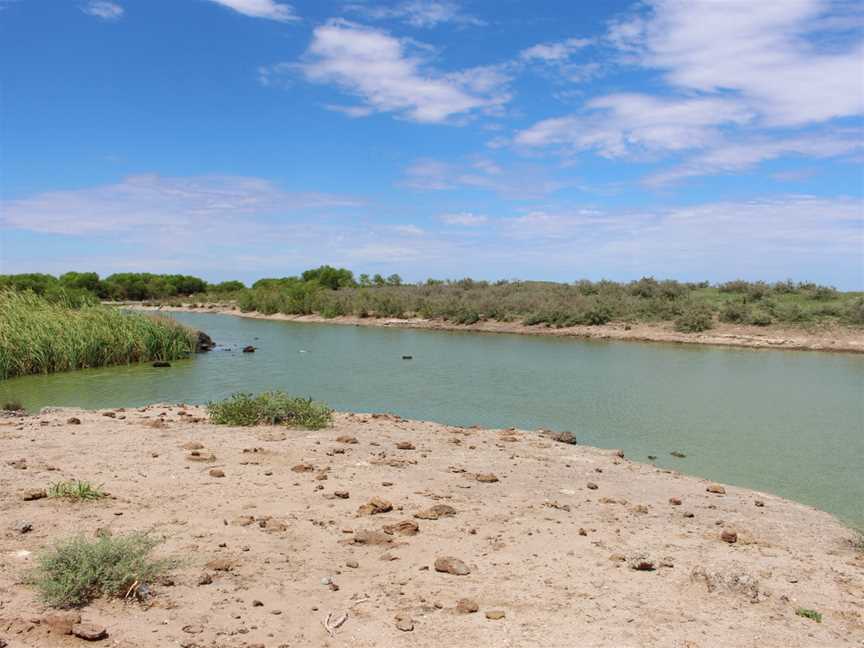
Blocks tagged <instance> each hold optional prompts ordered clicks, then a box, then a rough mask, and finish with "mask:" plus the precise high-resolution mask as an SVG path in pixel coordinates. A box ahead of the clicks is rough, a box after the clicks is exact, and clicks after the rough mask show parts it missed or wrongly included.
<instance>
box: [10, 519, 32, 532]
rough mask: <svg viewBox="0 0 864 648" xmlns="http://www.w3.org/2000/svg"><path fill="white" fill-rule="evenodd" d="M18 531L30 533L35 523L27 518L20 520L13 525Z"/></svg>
mask: <svg viewBox="0 0 864 648" xmlns="http://www.w3.org/2000/svg"><path fill="white" fill-rule="evenodd" d="M13 528H14V529H15V530H16V531H17V532H18V533H21V534H24V533H30V532H31V531H32V530H33V523H32V522H28V521H27V520H19V521H18V522H16V523H15V526H14V527H13Z"/></svg>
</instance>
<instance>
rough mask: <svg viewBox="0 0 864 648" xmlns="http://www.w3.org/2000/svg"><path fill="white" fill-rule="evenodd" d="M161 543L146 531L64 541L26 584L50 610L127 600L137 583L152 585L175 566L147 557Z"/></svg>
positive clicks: (44, 556)
mask: <svg viewBox="0 0 864 648" xmlns="http://www.w3.org/2000/svg"><path fill="white" fill-rule="evenodd" d="M158 543H159V541H158V540H156V539H155V538H153V537H151V536H149V535H147V534H145V533H131V534H128V535H123V536H102V537H100V538H97V539H95V540H91V539H88V538H85V537H83V536H78V537H74V538H70V539H66V540H63V541H61V542H59V543H57V544H56V545H55V546H54V547H52V548H51V549H48V550H47V551H45V552H44V553H42V554H41V555H39V556H38V557H37V560H36V568H35V569H34V570H33V571H32V572H31V573H30V576H29V579H28V580H29V582H30V583H31V584H32V585H34V586H35V587H36V588H37V589H38V590H39V594H40V596H41V598H42V600H43V601H44V602H45V603H47V604H48V605H50V606H52V607H59V608H69V607H77V606H81V605H86V604H87V603H89V602H90V601H92V600H94V599H96V598H98V597H100V596H116V597H123V596H125V595H126V594H127V592H129V590H130V589H131V588H132V587H133V586H134V585H135V583H136V582H137V583H139V584H144V583H152V582H153V580H154V579H155V578H156V577H157V576H159V575H160V574H162V573H164V572H166V571H167V570H168V569H170V568H171V567H172V566H173V564H174V563H173V562H172V561H170V560H154V559H151V558H150V557H149V555H150V552H151V551H152V550H153V548H154V547H155V546H156V545H157V544H158Z"/></svg>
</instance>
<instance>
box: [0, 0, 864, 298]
mask: <svg viewBox="0 0 864 648" xmlns="http://www.w3.org/2000/svg"><path fill="white" fill-rule="evenodd" d="M0 48H2V56H0V75H2V77H0V78H2V99H0V101H2V121H0V128H2V132H0V134H2V153H0V164H2V177H0V190H2V194H0V272H30V271H42V272H53V273H58V272H63V271H66V270H69V269H77V270H91V269H92V270H96V271H98V272H100V273H102V274H106V273H110V272H116V271H127V270H130V271H132V270H142V271H143V270H150V271H156V272H189V273H193V274H199V275H201V276H204V277H206V278H208V279H211V280H220V279H226V278H241V279H244V280H250V279H255V278H258V277H261V276H274V275H276V276H283V275H288V274H294V273H296V272H298V271H300V270H302V269H304V268H306V267H309V266H311V265H318V264H321V263H330V264H335V265H341V266H347V267H350V268H352V269H354V270H355V272H370V273H375V272H381V273H383V274H389V273H392V272H398V273H399V274H401V275H402V276H403V277H405V278H407V279H411V280H419V279H425V278H426V277H429V276H433V277H451V278H456V277H462V276H474V277H476V278H487V279H494V278H525V279H553V280H564V281H572V280H575V279H578V278H583V277H585V278H591V279H599V278H602V277H606V278H611V279H618V280H622V279H631V278H638V277H640V276H643V275H655V276H657V277H664V278H665V277H672V278H677V279H683V280H701V279H708V280H712V281H719V280H726V279H732V278H736V277H743V278H748V279H766V280H778V279H785V278H793V279H799V280H804V279H809V280H815V281H819V282H822V283H829V284H833V285H836V286H838V287H841V288H848V289H859V290H860V289H864V207H862V201H864V175H862V162H864V129H862V123H864V122H862V113H864V5H862V4H861V3H860V2H856V1H855V0H836V1H834V2H829V1H828V0H764V1H762V2H753V1H752V0H645V1H643V2H635V3H634V2H631V1H621V2H618V1H613V0H609V1H606V2H573V1H572V0H560V1H558V0H536V1H532V2H527V1H517V0H393V1H392V2H389V3H385V2H372V1H366V2H363V1H360V0H353V1H352V0H347V1H345V2H340V1H336V0H294V1H293V2H291V3H288V2H281V1H277V0H0Z"/></svg>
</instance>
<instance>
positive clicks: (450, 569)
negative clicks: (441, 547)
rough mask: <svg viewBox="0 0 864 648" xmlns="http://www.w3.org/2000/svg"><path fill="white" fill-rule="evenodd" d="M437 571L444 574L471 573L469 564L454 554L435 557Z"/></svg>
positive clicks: (464, 574) (460, 574)
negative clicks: (454, 556)
mask: <svg viewBox="0 0 864 648" xmlns="http://www.w3.org/2000/svg"><path fill="white" fill-rule="evenodd" d="M435 571H437V572H441V573H443V574H453V575H454V576H467V575H468V574H470V573H471V570H470V569H468V565H466V564H465V563H464V562H462V561H461V560H459V559H458V558H453V557H452V556H444V557H442V558H436V559H435Z"/></svg>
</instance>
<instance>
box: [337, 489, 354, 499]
mask: <svg viewBox="0 0 864 648" xmlns="http://www.w3.org/2000/svg"><path fill="white" fill-rule="evenodd" d="M333 495H334V497H338V498H339V499H348V498H349V497H351V493H349V492H348V491H346V490H337V491H333Z"/></svg>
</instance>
